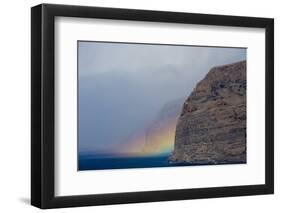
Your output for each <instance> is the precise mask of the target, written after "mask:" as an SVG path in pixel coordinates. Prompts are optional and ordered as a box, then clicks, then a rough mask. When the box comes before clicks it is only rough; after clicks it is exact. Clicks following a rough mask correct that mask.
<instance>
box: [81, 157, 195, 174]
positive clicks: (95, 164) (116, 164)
mask: <svg viewBox="0 0 281 213" xmlns="http://www.w3.org/2000/svg"><path fill="white" fill-rule="evenodd" d="M187 165H191V164H188V163H171V162H169V155H157V156H137V157H132V156H129V157H128V156H116V155H106V156H104V155H103V156H96V155H88V154H87V155H79V159H78V170H80V171H81V170H102V169H128V168H154V167H171V166H187Z"/></svg>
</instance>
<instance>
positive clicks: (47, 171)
mask: <svg viewBox="0 0 281 213" xmlns="http://www.w3.org/2000/svg"><path fill="white" fill-rule="evenodd" d="M57 16H64V17H83V18H101V19H115V20H131V21H146V22H162V23H182V24H200V25H217V26H237V27H250V28H264V29H265V32H266V33H265V34H266V41H265V43H266V48H265V51H266V53H265V62H266V64H265V76H266V77H265V85H266V97H265V98H266V106H265V107H266V110H265V113H266V118H265V121H266V124H265V125H266V128H265V131H266V135H265V161H266V162H265V184H261V185H246V186H225V187H214V188H198V189H177V190H163V191H145V192H129V193H112V194H93V195H78V196H77V195H73V196H59V197H56V196H55V194H54V189H55V170H54V168H55V167H54V166H55V165H54V163H55V161H54V157H55V156H54V153H55V152H54V151H55V146H54V138H55V137H54V130H55V125H54V124H55V107H54V106H55V99H54V98H55V97H54V96H55V88H54V86H55V85H54V80H55V79H54V78H55V75H54V72H55V69H54V59H55V54H54V50H55V47H54V20H55V17H57ZM273 148H274V20H273V19H271V18H256V17H241V16H224V15H208V14H194V13H178V12H164V11H148V10H131V9H113V8H102V7H86V6H67V5H54V4H41V5H38V6H35V7H32V8H31V204H32V205H34V206H36V207H39V208H42V209H47V208H60V207H76V206H90V205H105V204H121V203H138V202H154V201H169V200H183V199H197V198H217V197H228V196H246V195H260V194H272V193H274V150H273Z"/></svg>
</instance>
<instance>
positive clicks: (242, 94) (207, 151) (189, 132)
mask: <svg viewBox="0 0 281 213" xmlns="http://www.w3.org/2000/svg"><path fill="white" fill-rule="evenodd" d="M170 161H171V162H176V163H194V164H196V163H197V164H220V163H246V61H242V62H237V63H233V64H229V65H224V66H219V67H214V68H212V69H211V70H210V71H209V73H208V74H207V75H206V76H205V78H204V79H203V80H202V81H200V82H199V83H198V84H197V85H196V87H195V89H194V90H193V92H192V93H191V95H190V96H189V97H188V98H187V100H186V101H185V103H184V105H183V108H182V111H181V115H180V117H179V119H178V122H177V126H176V134H175V144H174V150H173V152H172V154H171V156H170Z"/></svg>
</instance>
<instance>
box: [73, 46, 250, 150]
mask: <svg viewBox="0 0 281 213" xmlns="http://www.w3.org/2000/svg"><path fill="white" fill-rule="evenodd" d="M78 51H79V52H78V53H79V54H78V76H79V103H78V104H79V143H78V148H79V152H96V151H99V150H110V148H111V147H114V146H116V145H118V144H120V143H122V142H123V141H124V140H125V139H126V138H128V137H130V136H132V134H134V133H135V132H137V131H139V130H140V129H143V128H145V126H146V125H148V124H149V123H150V122H151V121H152V120H153V119H154V118H155V116H156V115H157V113H158V112H159V111H160V110H161V109H162V108H163V106H164V105H165V104H167V103H169V102H171V101H174V100H178V99H180V100H185V99H186V98H187V97H188V96H189V94H190V92H191V91H192V89H193V88H194V87H195V85H196V83H197V82H198V81H200V80H201V79H202V78H203V77H204V76H205V75H206V74H207V72H208V71H209V70H210V69H211V68H212V67H214V66H218V65H223V64H228V63H232V62H237V61H241V60H246V49H239V48H212V47H195V46H172V45H144V44H124V43H104V42H78Z"/></svg>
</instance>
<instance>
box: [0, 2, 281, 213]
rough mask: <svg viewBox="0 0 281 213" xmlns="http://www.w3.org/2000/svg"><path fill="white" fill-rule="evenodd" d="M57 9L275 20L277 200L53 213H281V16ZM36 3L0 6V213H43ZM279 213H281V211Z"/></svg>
mask: <svg viewBox="0 0 281 213" xmlns="http://www.w3.org/2000/svg"><path fill="white" fill-rule="evenodd" d="M43 2H45V3H57V4H80V5H89V6H91V5H92V6H105V7H124V8H136V9H151V10H171V11H181V12H195V13H210V14H226V15H243V16H260V17H273V18H275V61H276V62H275V109H276V110H275V132H276V134H275V162H276V163H275V172H276V174H275V180H276V181H275V195H265V196H250V197H236V198H219V199H201V200H192V201H190V200H189V201H173V202H158V203H145V204H126V205H111V206H100V207H83V208H71V209H56V210H50V211H51V212H77V211H79V212H92V211H97V212H123V213H126V212H128V213H129V212H150V211H153V212H172V211H177V212H186V211H188V212H216V213H220V212H224V213H225V212H228V213H232V212H235V213H237V212H266V211H268V212H278V209H279V208H280V209H281V168H280V162H281V145H280V144H279V141H280V140H281V131H280V130H279V128H281V110H280V109H281V94H280V91H281V86H280V83H281V74H280V72H278V70H280V68H281V64H280V61H279V60H277V59H278V58H279V57H280V55H281V54H280V51H281V45H280V38H281V13H280V8H281V7H280V6H281V5H279V1H277V0H276V1H274V0H264V1H253V0H235V1H234V0H232V1H225V0H211V1H207V0H205V1H203V0H196V1H187V0H165V1H164V0H159V1H157V0H154V1H153V0H134V1H133V0H119V1H114V0H107V1H102V0H96V1H94V0H80V1H75V0H68V1H66V0H53V1H48V0H45V1H43ZM40 3H42V2H41V1H37V0H29V1H21V0H17V1H16V0H11V1H2V2H1V11H0V16H1V18H0V22H1V25H0V26H1V33H0V38H1V39H0V42H1V43H0V54H1V57H0V58H1V60H0V67H1V68H0V73H1V75H0V91H1V93H0V94H1V104H0V125H1V126H0V129H1V133H0V141H1V144H2V148H1V149H0V158H1V159H0V165H1V167H0V168H1V174H0V203H1V204H0V212H39V211H40V210H39V209H37V208H34V207H32V206H30V205H29V197H30V7H31V6H34V5H37V4H40ZM279 211H280V210H279Z"/></svg>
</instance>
